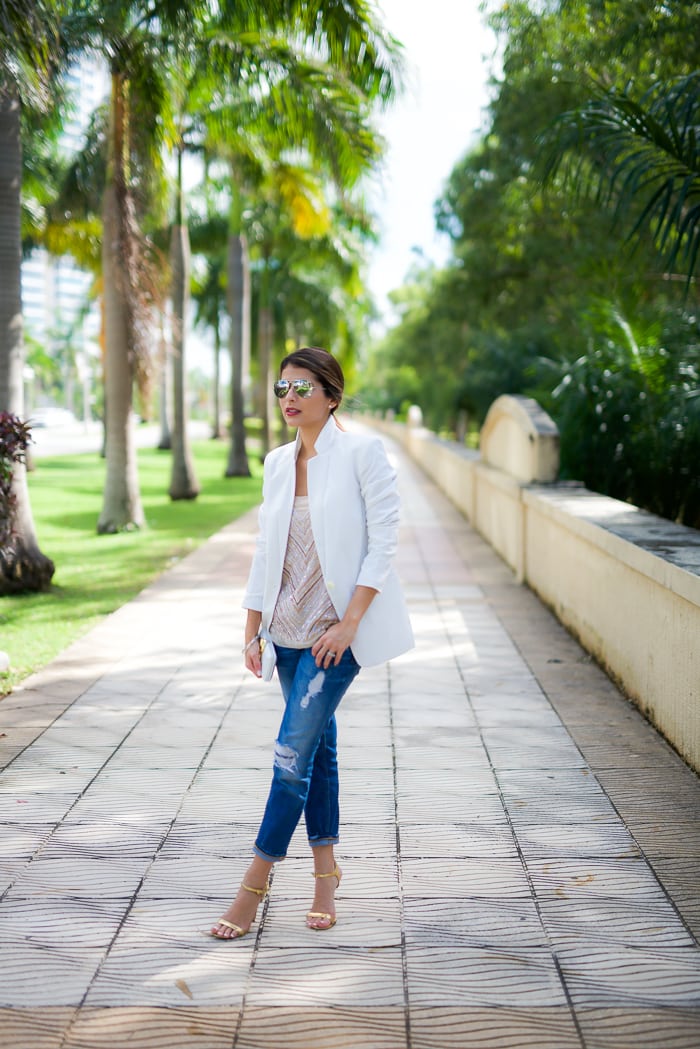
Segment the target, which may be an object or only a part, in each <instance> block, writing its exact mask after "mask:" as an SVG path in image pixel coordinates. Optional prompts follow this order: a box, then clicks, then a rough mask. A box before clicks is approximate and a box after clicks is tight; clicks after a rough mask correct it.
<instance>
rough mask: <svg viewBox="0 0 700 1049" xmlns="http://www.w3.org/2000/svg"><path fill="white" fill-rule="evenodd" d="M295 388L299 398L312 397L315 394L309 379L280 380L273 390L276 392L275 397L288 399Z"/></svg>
mask: <svg viewBox="0 0 700 1049" xmlns="http://www.w3.org/2000/svg"><path fill="white" fill-rule="evenodd" d="M292 387H293V388H294V392H295V393H296V394H298V396H299V397H310V396H311V394H312V393H313V388H314V387H313V383H310V382H309V380H308V379H292V381H291V382H290V381H289V379H278V380H277V382H276V383H275V384H274V386H273V387H272V389H273V390H274V393H275V397H280V398H282V397H286V396H287V394H288V393H289V391H290V389H291V388H292Z"/></svg>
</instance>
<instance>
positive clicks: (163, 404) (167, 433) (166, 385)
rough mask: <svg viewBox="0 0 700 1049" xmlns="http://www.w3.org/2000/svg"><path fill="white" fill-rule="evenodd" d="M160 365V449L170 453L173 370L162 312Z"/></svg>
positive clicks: (171, 440) (171, 441) (171, 443)
mask: <svg viewBox="0 0 700 1049" xmlns="http://www.w3.org/2000/svg"><path fill="white" fill-rule="evenodd" d="M158 365H159V367H160V412H159V416H160V439H159V441H158V449H159V451H161V452H169V451H170V449H171V448H172V446H173V439H172V432H171V429H170V403H171V400H172V397H171V394H170V387H171V379H172V369H171V367H170V347H169V346H168V340H167V337H166V334H165V314H164V312H163V311H162V310H161V311H160V346H159V352H158Z"/></svg>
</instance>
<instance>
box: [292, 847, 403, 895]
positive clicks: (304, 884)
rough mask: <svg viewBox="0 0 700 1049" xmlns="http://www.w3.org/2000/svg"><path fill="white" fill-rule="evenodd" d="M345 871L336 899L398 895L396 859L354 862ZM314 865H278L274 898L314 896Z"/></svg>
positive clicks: (297, 862) (300, 862)
mask: <svg viewBox="0 0 700 1049" xmlns="http://www.w3.org/2000/svg"><path fill="white" fill-rule="evenodd" d="M341 869H342V874H343V877H342V881H341V883H340V887H339V889H338V891H337V893H336V899H342V898H345V897H351V898H352V899H357V898H359V899H367V898H386V897H397V896H398V895H399V875H398V866H397V863H396V860H395V859H394V858H393V857H389V858H385V857H379V858H374V857H369V858H364V857H363V858H362V859H359V860H351V861H349V862H348V863H346V864H345V866H344V867H341ZM312 873H313V863H312V860H311V858H309V860H308V861H306V862H304V861H290V860H285V862H284V863H281V864H278V866H277V867H276V868H275V871H274V876H273V879H272V886H273V893H274V895H275V896H286V897H291V898H293V899H301V900H304V901H305V900H306V899H307V898H309V900H310V897H311V896H312V895H313V877H312Z"/></svg>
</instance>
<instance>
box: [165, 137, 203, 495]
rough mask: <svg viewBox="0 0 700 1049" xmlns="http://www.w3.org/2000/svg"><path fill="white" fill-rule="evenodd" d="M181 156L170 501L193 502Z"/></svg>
mask: <svg viewBox="0 0 700 1049" xmlns="http://www.w3.org/2000/svg"><path fill="white" fill-rule="evenodd" d="M182 154H183V148H182V145H178V147H177V202H176V214H175V222H174V223H173V225H172V227H171V230H170V285H171V300H172V365H173V401H172V403H173V428H172V470H171V474H170V489H169V494H170V498H171V499H194V498H196V496H197V495H199V484H198V483H197V478H196V476H195V471H194V462H193V460H192V453H191V450H190V444H189V437H188V430H187V395H186V390H187V369H186V363H185V362H186V356H185V345H186V341H185V332H186V325H187V323H188V313H189V301H190V235H189V229H188V226H187V222H186V219H185V214H184V200H183V198H184V193H183V189H182Z"/></svg>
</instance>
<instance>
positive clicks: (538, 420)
mask: <svg viewBox="0 0 700 1049" xmlns="http://www.w3.org/2000/svg"><path fill="white" fill-rule="evenodd" d="M480 448H481V457H482V459H483V461H484V462H485V463H486V464H487V465H489V466H495V467H496V468H497V469H499V470H504V471H505V472H506V473H508V474H510V475H511V476H512V477H515V478H516V480H518V481H522V482H523V484H532V483H536V484H550V483H552V482H553V481H556V480H557V478H558V476H559V430H558V429H557V425H556V423H555V422H554V420H553V419H552V418H550V416H549V415H547V413H546V412H545V411H544V409H543V408H541V407H540V405H539V404H538V403H537V401H535V400H533V399H532V398H531V397H522V396H520V395H513V394H503V396H501V397H497V398H496V400H495V401H494V402H493V404H492V405H491V407H490V408H489V410H488V413H487V415H486V419H485V420H484V425H483V426H482V427H481V434H480Z"/></svg>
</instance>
